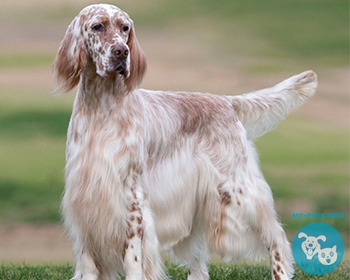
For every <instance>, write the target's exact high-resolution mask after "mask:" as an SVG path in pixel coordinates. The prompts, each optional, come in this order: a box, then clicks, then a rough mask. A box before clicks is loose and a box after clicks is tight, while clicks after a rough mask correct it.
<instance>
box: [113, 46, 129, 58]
mask: <svg viewBox="0 0 350 280" xmlns="http://www.w3.org/2000/svg"><path fill="white" fill-rule="evenodd" d="M112 53H113V54H114V55H115V57H116V58H117V59H125V58H127V56H128V55H129V49H128V47H127V46H126V45H117V46H114V48H113V49H112Z"/></svg>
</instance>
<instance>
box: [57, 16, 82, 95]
mask: <svg viewBox="0 0 350 280" xmlns="http://www.w3.org/2000/svg"><path fill="white" fill-rule="evenodd" d="M80 25H81V21H80V17H79V16H77V17H76V18H74V19H73V21H72V22H71V24H70V25H69V26H68V28H67V31H66V34H65V36H64V38H63V40H62V42H61V44H60V46H59V49H58V52H57V54H56V58H55V62H54V65H53V71H54V78H55V81H56V85H57V88H56V91H57V92H62V93H65V92H68V91H70V90H71V89H73V88H74V87H75V86H76V85H77V84H78V83H79V79H80V73H81V71H82V70H83V69H84V67H85V66H86V64H87V61H88V53H87V51H86V49H85V46H84V41H83V38H82V36H81V27H80Z"/></svg>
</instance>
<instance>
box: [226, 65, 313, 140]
mask: <svg viewBox="0 0 350 280" xmlns="http://www.w3.org/2000/svg"><path fill="white" fill-rule="evenodd" d="M316 86H317V75H316V74H315V73H314V72H313V71H311V70H309V71H306V72H303V73H301V74H298V75H295V76H292V77H290V78H289V79H286V80H284V81H283V82H281V83H279V84H277V85H275V86H274V87H271V88H266V89H262V90H259V91H255V92H251V93H247V94H242V95H236V96H228V98H229V100H230V101H231V102H232V105H233V107H234V109H235V110H236V112H237V114H238V118H239V119H240V121H241V122H242V124H243V126H244V127H245V129H246V132H247V137H248V139H250V140H256V139H258V138H259V137H260V136H262V135H264V134H266V133H267V132H269V131H271V130H273V129H274V128H276V127H277V125H278V124H279V123H280V122H281V121H282V120H283V119H284V118H285V117H286V115H287V114H288V112H290V111H292V110H294V109H296V108H298V107H300V106H301V105H302V104H303V103H304V102H305V101H306V100H308V99H309V98H310V97H311V96H312V95H313V94H314V92H315V89H316Z"/></svg>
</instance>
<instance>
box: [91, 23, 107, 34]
mask: <svg viewBox="0 0 350 280" xmlns="http://www.w3.org/2000/svg"><path fill="white" fill-rule="evenodd" d="M103 28H104V26H103V24H102V23H96V24H94V25H93V26H92V27H91V29H92V30H93V31H97V32H101V31H102V30H103Z"/></svg>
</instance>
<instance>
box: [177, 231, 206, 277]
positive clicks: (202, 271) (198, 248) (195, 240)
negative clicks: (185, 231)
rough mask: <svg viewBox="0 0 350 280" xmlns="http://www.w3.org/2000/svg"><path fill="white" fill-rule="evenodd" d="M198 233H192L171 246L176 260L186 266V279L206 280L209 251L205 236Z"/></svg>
mask: <svg viewBox="0 0 350 280" xmlns="http://www.w3.org/2000/svg"><path fill="white" fill-rule="evenodd" d="M201 235H202V234H200V233H198V232H197V233H194V232H193V230H192V232H191V235H190V236H188V237H186V238H185V239H183V240H182V241H181V242H180V243H178V244H177V245H176V246H174V248H173V253H174V255H175V258H176V261H177V262H179V263H181V264H185V265H186V267H187V273H188V277H187V280H208V279H209V273H208V268H207V263H208V261H209V258H210V257H209V253H208V249H207V244H206V241H205V238H204V237H203V236H201Z"/></svg>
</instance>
